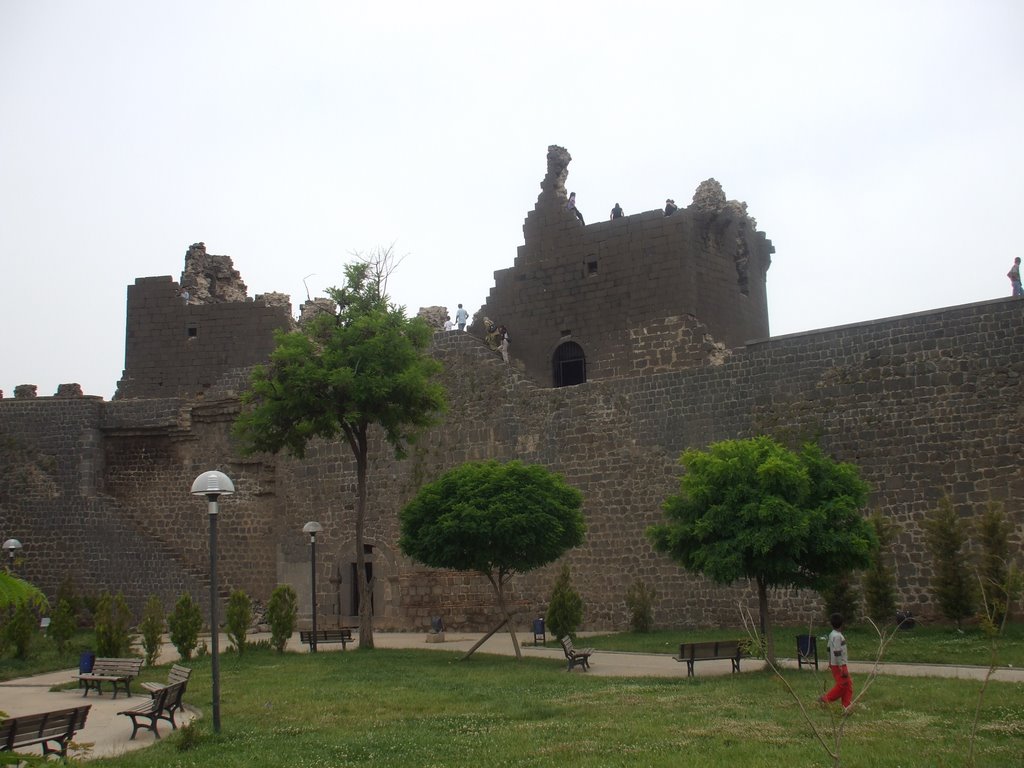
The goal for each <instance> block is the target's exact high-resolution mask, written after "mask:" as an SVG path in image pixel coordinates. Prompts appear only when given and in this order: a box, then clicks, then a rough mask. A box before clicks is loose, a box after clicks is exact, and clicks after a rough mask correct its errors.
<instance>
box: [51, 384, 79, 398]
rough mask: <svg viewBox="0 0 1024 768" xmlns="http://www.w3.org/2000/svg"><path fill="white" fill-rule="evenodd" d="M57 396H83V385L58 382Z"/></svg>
mask: <svg viewBox="0 0 1024 768" xmlns="http://www.w3.org/2000/svg"><path fill="white" fill-rule="evenodd" d="M56 397H82V385H81V384H58V385H57V394H56Z"/></svg>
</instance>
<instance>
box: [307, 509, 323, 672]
mask: <svg viewBox="0 0 1024 768" xmlns="http://www.w3.org/2000/svg"><path fill="white" fill-rule="evenodd" d="M323 529H324V527H323V526H322V525H320V523H318V522H316V521H314V520H310V521H309V522H308V523H306V524H305V525H304V526H302V532H303V533H308V534H309V584H310V591H311V601H312V603H313V642H312V645H311V646H310V649H311V650H312V651H313V653H316V535H317V534H318V533H320V531H322V530H323Z"/></svg>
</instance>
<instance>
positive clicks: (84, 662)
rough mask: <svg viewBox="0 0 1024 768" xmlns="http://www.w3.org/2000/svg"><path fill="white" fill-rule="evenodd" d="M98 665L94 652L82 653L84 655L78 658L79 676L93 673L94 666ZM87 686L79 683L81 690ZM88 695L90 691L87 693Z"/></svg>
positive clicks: (80, 681) (82, 682)
mask: <svg viewBox="0 0 1024 768" xmlns="http://www.w3.org/2000/svg"><path fill="white" fill-rule="evenodd" d="M95 663H96V654H95V653H94V652H93V651H82V655H81V656H79V657H78V674H80V675H85V674H88V673H89V672H92V667H93V664H95ZM83 685H85V682H84V681H82V680H79V681H78V687H79V688H81V687H82V686H83ZM86 693H88V691H86Z"/></svg>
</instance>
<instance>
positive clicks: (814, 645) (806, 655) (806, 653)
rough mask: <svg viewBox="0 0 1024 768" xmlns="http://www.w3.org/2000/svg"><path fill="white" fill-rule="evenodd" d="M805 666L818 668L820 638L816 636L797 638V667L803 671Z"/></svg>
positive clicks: (799, 636)
mask: <svg viewBox="0 0 1024 768" xmlns="http://www.w3.org/2000/svg"><path fill="white" fill-rule="evenodd" d="M804 664H807V665H808V666H810V665H811V664H813V665H814V668H815V669H817V668H818V638H816V637H815V636H814V635H797V636H796V666H797V669H803V668H804Z"/></svg>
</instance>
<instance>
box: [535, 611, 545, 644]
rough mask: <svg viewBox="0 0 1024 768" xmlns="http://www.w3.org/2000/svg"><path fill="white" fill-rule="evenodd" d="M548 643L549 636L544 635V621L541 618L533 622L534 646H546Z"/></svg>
mask: <svg viewBox="0 0 1024 768" xmlns="http://www.w3.org/2000/svg"><path fill="white" fill-rule="evenodd" d="M547 641H548V639H547V635H545V634H544V619H543V617H539V618H536V619H534V620H533V644H534V645H544V644H546V643H547Z"/></svg>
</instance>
